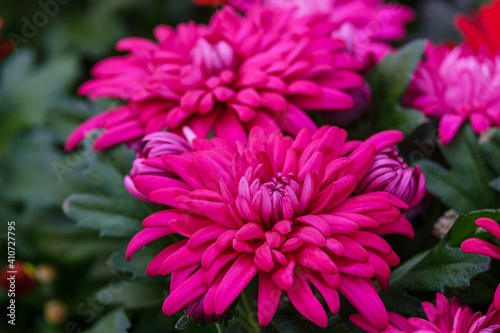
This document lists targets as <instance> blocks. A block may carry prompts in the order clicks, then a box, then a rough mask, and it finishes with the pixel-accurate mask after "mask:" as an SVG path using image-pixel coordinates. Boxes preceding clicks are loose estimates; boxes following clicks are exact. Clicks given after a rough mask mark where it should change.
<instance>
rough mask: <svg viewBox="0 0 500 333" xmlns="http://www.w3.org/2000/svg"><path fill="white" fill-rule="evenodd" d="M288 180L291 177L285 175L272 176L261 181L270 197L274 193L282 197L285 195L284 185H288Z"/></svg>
mask: <svg viewBox="0 0 500 333" xmlns="http://www.w3.org/2000/svg"><path fill="white" fill-rule="evenodd" d="M290 181H291V179H290V178H287V177H281V176H278V178H276V177H272V178H271V180H270V181H268V182H266V183H263V184H262V186H264V187H266V188H267V190H268V191H269V195H270V196H271V197H272V196H273V195H274V194H279V195H281V197H282V198H283V197H284V196H285V187H286V186H289V185H290Z"/></svg>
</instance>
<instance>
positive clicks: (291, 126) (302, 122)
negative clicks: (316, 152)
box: [278, 103, 318, 135]
mask: <svg viewBox="0 0 500 333" xmlns="http://www.w3.org/2000/svg"><path fill="white" fill-rule="evenodd" d="M278 121H279V123H280V124H281V126H282V127H283V128H285V129H286V132H288V133H290V134H292V135H297V133H299V132H300V130H302V129H303V128H307V129H309V130H310V131H311V132H315V131H316V130H317V128H318V127H317V126H316V124H315V123H314V122H313V121H312V120H311V118H309V117H308V116H307V114H306V113H305V112H304V111H302V110H301V109H299V108H298V107H296V106H295V105H293V104H290V103H289V104H288V109H287V111H286V113H285V115H284V118H283V119H278Z"/></svg>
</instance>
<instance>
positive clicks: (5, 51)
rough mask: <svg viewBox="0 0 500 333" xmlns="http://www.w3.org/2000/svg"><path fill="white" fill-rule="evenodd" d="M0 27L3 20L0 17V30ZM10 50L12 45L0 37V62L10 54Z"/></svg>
mask: <svg viewBox="0 0 500 333" xmlns="http://www.w3.org/2000/svg"><path fill="white" fill-rule="evenodd" d="M2 25H3V20H2V18H1V17H0V28H1V27H2ZM12 49H13V48H12V44H11V43H9V42H7V41H5V40H3V38H2V37H0V61H1V60H3V59H5V58H6V57H7V56H8V55H9V54H10V53H11V52H12Z"/></svg>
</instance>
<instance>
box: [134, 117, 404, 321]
mask: <svg viewBox="0 0 500 333" xmlns="http://www.w3.org/2000/svg"><path fill="white" fill-rule="evenodd" d="M346 138H347V132H346V131H345V130H342V129H339V128H337V127H328V126H325V127H322V128H320V129H319V130H318V131H316V132H315V133H314V134H311V131H310V130H309V129H302V130H301V131H300V132H299V133H298V135H297V137H296V138H295V139H292V138H291V137H288V136H284V135H283V134H282V133H281V132H274V133H271V134H269V133H267V132H266V131H264V130H263V129H260V128H253V129H252V130H251V131H250V135H249V137H248V139H247V140H244V141H243V142H238V143H237V144H236V145H234V143H233V142H230V141H228V140H224V139H221V138H213V139H211V140H206V139H202V138H197V139H194V140H193V142H192V147H193V150H192V151H187V152H183V153H181V154H176V153H174V154H165V155H163V156H162V158H161V159H159V158H157V157H154V158H153V159H154V164H155V166H157V167H159V168H162V169H165V170H166V171H168V172H169V173H172V174H174V175H175V176H170V177H164V178H165V182H164V183H162V181H161V180H160V179H159V178H158V180H157V181H154V182H152V181H151V182H149V181H145V180H144V179H143V178H141V177H135V178H133V182H134V184H135V187H136V188H137V189H138V190H139V191H141V193H142V194H144V195H145V196H147V197H148V198H149V200H151V201H153V202H155V203H158V204H164V205H167V206H170V207H173V208H172V209H168V210H164V211H160V212H158V213H155V214H153V215H151V216H149V217H147V218H146V219H145V220H144V222H143V226H144V229H143V230H142V231H141V232H139V233H138V234H137V235H136V236H134V238H133V239H132V240H131V241H130V244H129V246H128V248H127V253H126V256H127V259H129V260H130V258H131V256H132V255H133V254H134V253H135V252H136V251H137V250H138V249H140V248H141V247H143V246H145V245H146V244H148V243H150V242H152V241H154V240H156V239H159V238H161V237H163V236H167V235H170V234H180V235H182V236H184V237H186V238H185V239H184V240H182V241H179V242H177V243H174V244H172V245H170V246H168V247H166V248H165V249H164V250H162V251H161V252H160V253H159V254H158V255H157V256H156V257H155V258H154V259H153V260H152V261H151V263H150V264H149V266H148V268H147V272H146V273H147V274H148V275H149V276H154V275H158V274H161V275H166V274H171V285H170V290H171V293H170V295H169V296H168V297H167V299H166V300H165V302H164V305H163V311H164V313H165V314H167V315H172V314H173V313H175V312H177V311H180V310H181V309H183V308H184V307H186V306H187V305H188V304H190V302H192V301H193V300H195V299H197V298H199V297H201V296H204V303H203V309H204V312H205V314H206V315H207V316H210V315H212V314H216V315H219V314H223V313H225V311H226V310H227V309H228V307H229V306H230V305H231V304H232V303H233V301H234V300H235V299H236V298H237V297H238V295H239V294H240V293H241V292H242V291H243V290H244V289H245V287H246V286H247V285H248V283H249V282H250V281H251V280H252V279H253V278H254V277H255V276H258V281H259V292H258V317H259V323H260V324H261V325H263V326H265V325H267V324H269V322H270V321H271V319H272V318H273V316H274V314H275V312H276V310H277V307H278V303H279V301H280V297H281V295H282V292H283V291H285V292H286V294H287V296H288V298H289V300H290V302H291V303H292V304H293V305H294V306H295V308H296V309H297V310H298V311H299V312H300V313H301V314H303V315H304V316H305V317H306V318H308V319H309V320H311V321H313V322H314V323H316V324H318V325H321V326H326V324H327V315H326V312H325V309H324V308H323V306H322V304H321V303H320V301H319V300H318V299H317V298H316V296H315V295H314V293H313V291H312V289H311V286H310V284H312V285H313V286H314V287H315V288H316V289H317V290H318V292H319V293H320V294H321V295H322V297H323V299H324V300H325V302H326V304H327V306H328V308H329V309H330V311H331V312H332V313H337V312H338V311H339V306H340V303H339V294H338V292H340V293H342V294H343V295H344V296H345V297H346V298H347V299H348V300H349V301H350V302H351V303H352V304H353V305H354V306H355V307H356V308H357V309H358V310H359V311H360V313H362V314H363V315H364V316H365V317H366V318H367V319H368V321H369V322H370V323H371V324H372V325H373V326H375V327H377V328H379V329H383V328H385V327H386V326H387V324H388V318H387V312H386V309H385V307H384V304H383V303H382V301H381V299H380V297H379V296H378V293H377V290H376V288H375V285H374V284H373V282H372V278H376V279H377V280H378V282H379V283H380V285H381V286H382V287H383V288H385V287H387V285H388V283H389V277H390V275H391V269H390V266H395V265H397V264H398V263H399V258H398V256H397V255H396V254H395V253H394V252H393V250H392V249H391V246H390V245H389V244H388V243H387V242H386V241H385V240H384V239H383V238H381V237H380V235H385V234H391V233H399V234H403V235H406V236H409V237H413V228H412V226H411V224H410V223H409V222H408V220H407V219H406V218H405V217H404V216H403V215H402V214H401V210H405V209H407V208H408V206H407V205H406V204H405V203H404V202H402V201H401V200H399V199H398V198H396V197H394V196H393V195H391V194H389V193H387V192H371V193H364V194H356V193H355V191H356V187H357V186H358V184H359V181H360V180H361V179H362V178H363V177H364V175H365V174H366V172H367V171H368V169H369V168H370V165H371V164H372V162H373V159H374V158H375V155H376V153H377V152H379V151H381V150H383V149H385V148H386V147H390V146H392V145H394V144H395V143H396V142H398V141H400V140H401V139H402V134H401V133H400V132H398V131H386V132H382V133H379V134H376V135H374V136H372V137H370V138H369V139H367V140H366V141H364V142H360V141H346ZM142 163H143V164H146V165H149V162H144V161H143V162H142ZM167 182H170V183H168V184H167Z"/></svg>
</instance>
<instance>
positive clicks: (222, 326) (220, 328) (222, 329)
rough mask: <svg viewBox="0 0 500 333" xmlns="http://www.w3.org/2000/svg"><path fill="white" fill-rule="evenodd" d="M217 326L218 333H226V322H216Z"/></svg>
mask: <svg viewBox="0 0 500 333" xmlns="http://www.w3.org/2000/svg"><path fill="white" fill-rule="evenodd" d="M215 327H217V333H226V332H227V329H226V323H225V322H224V321H223V322H222V323H220V324H219V323H215Z"/></svg>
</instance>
